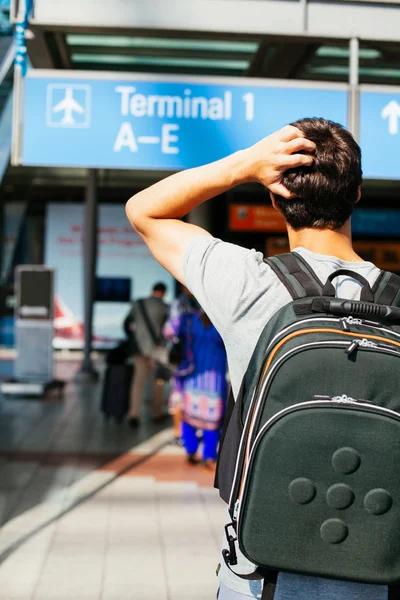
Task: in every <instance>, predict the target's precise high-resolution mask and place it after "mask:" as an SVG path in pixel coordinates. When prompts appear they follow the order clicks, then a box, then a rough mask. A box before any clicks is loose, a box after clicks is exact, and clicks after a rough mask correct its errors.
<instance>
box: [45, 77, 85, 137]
mask: <svg viewBox="0 0 400 600" xmlns="http://www.w3.org/2000/svg"><path fill="white" fill-rule="evenodd" d="M90 113H91V86H89V85H83V84H75V83H71V84H68V83H67V84H60V83H51V84H49V85H48V86H47V108H46V124H47V126H48V127H66V128H71V129H74V128H82V127H84V128H87V127H90Z"/></svg>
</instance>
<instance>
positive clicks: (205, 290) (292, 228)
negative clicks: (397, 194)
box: [127, 119, 388, 600]
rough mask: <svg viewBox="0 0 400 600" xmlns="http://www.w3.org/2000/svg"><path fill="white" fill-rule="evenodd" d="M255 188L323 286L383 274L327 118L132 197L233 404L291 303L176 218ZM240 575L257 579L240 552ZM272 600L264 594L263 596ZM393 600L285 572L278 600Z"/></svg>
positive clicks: (358, 175) (352, 169) (251, 257)
mask: <svg viewBox="0 0 400 600" xmlns="http://www.w3.org/2000/svg"><path fill="white" fill-rule="evenodd" d="M251 181H255V182H259V183H261V184H262V185H264V186H265V187H266V188H267V189H268V190H269V192H270V196H271V201H272V203H273V205H274V207H275V208H276V209H277V210H279V211H280V212H281V213H282V214H283V216H284V218H285V220H286V224H287V229H288V235H289V242H290V247H291V250H294V249H296V251H297V253H298V254H300V255H301V257H302V258H303V259H304V260H305V261H307V263H308V264H309V265H310V266H311V267H312V269H313V270H314V271H315V272H316V274H317V275H318V276H319V278H320V279H321V280H323V281H326V279H327V278H328V276H329V275H330V274H331V273H333V272H334V271H336V270H338V269H351V270H352V271H356V272H358V273H359V274H362V275H363V276H364V277H365V278H366V279H367V280H368V281H369V282H370V283H371V285H372V284H373V283H374V281H375V280H376V278H377V276H378V274H379V270H378V269H377V268H376V267H375V266H374V265H373V264H371V263H367V262H363V261H362V259H361V258H360V257H359V256H357V254H356V253H355V252H354V250H353V248H352V242H351V227H350V216H351V213H352V210H353V208H354V205H355V204H356V202H357V201H358V200H359V198H360V186H361V183H362V171H361V154H360V149H359V147H358V145H357V143H356V142H355V140H354V139H353V137H352V136H351V134H350V133H349V132H347V131H346V130H345V129H344V128H343V127H341V126H340V125H338V124H336V123H332V122H330V121H326V120H324V119H302V120H300V121H297V122H296V123H294V124H292V125H289V126H286V127H284V128H283V129H281V130H280V131H278V132H277V133H274V134H273V135H270V136H268V137H267V138H265V139H263V140H261V141H260V142H258V143H257V144H255V145H254V146H252V147H251V148H248V149H246V150H243V151H240V152H236V153H235V154H232V155H231V156H228V157H227V158H224V159H222V160H220V161H217V162H215V163H212V164H209V165H205V166H202V167H198V168H195V169H190V170H187V171H184V172H181V173H177V174H175V175H172V176H171V177H168V178H167V179H165V180H163V181H161V182H159V183H157V184H155V185H153V186H152V187H151V188H148V189H146V190H144V191H142V192H140V193H139V194H137V195H136V196H134V197H133V198H131V199H130V200H129V201H128V203H127V215H128V218H129V220H130V222H131V223H132V225H133V227H134V228H135V229H136V230H137V231H138V232H139V234H140V235H141V236H142V237H143V239H144V240H145V242H146V243H147V244H148V246H149V248H150V250H151V252H152V253H153V255H154V257H155V258H156V259H157V260H158V261H159V262H160V263H161V264H162V265H163V266H164V267H165V268H166V269H167V270H168V271H169V272H170V273H171V274H172V275H173V276H174V277H176V279H178V280H179V281H180V282H181V283H182V284H184V285H186V286H187V287H188V288H189V289H190V291H191V292H192V293H193V294H194V296H195V297H196V298H197V300H198V301H199V304H200V305H201V306H202V308H203V309H204V310H205V311H206V313H207V314H208V315H209V317H210V319H211V321H212V322H213V324H214V325H215V327H216V328H217V330H218V331H219V333H220V334H221V336H222V338H223V340H224V344H225V347H226V350H227V355H228V364H229V369H230V376H231V381H232V388H233V392H234V395H235V397H236V396H237V394H238V390H239V386H240V383H241V380H242V379H243V376H244V374H245V372H246V369H247V367H248V365H249V361H250V359H251V356H252V353H253V350H254V348H255V346H256V344H257V341H258V338H259V336H260V334H261V332H262V330H263V329H264V327H265V325H266V323H267V322H268V321H269V320H270V319H271V318H272V317H273V316H274V315H275V313H276V312H277V311H278V310H279V309H280V308H282V307H283V306H285V305H286V304H288V303H289V302H291V297H290V295H289V293H288V291H287V289H286V287H285V286H284V285H283V284H282V282H281V281H280V280H279V279H278V277H277V275H275V273H274V272H273V271H272V269H271V268H270V267H269V265H267V264H266V263H265V262H264V260H263V259H264V257H263V256H262V255H261V254H260V253H257V252H255V251H254V250H247V249H245V248H242V247H240V246H236V245H234V244H229V243H225V242H223V241H221V240H218V239H215V238H213V237H212V236H211V235H210V234H209V233H208V232H207V231H205V230H204V229H202V228H200V227H197V226H195V225H191V224H188V223H184V222H182V221H181V220H180V219H181V217H183V216H184V215H186V214H187V213H188V212H190V211H191V210H193V209H194V208H196V207H197V206H199V205H200V204H202V203H203V202H206V201H207V200H209V199H210V198H213V197H214V196H218V195H219V194H222V193H224V192H226V191H227V190H229V189H231V188H233V187H234V186H236V185H238V184H241V183H245V182H251ZM335 283H336V286H337V289H340V295H341V297H343V298H349V299H358V297H359V294H360V284H359V283H358V282H357V281H355V280H352V279H350V278H348V277H347V278H346V277H339V278H337V280H335ZM221 530H222V527H221ZM221 562H222V568H221V570H220V574H219V577H220V590H219V600H246V599H247V598H249V597H250V598H261V596H262V594H263V585H262V581H260V580H258V581H247V580H243V579H240V578H239V577H237V576H236V575H235V574H233V573H232V572H231V571H230V570H229V569H228V568H227V567H226V565H225V564H223V561H221ZM237 570H238V572H240V571H241V572H243V573H246V572H251V571H254V566H253V565H252V564H251V563H249V561H248V560H246V559H245V557H244V556H242V555H241V554H240V552H239V553H238V569H237ZM267 593H268V592H267V587H265V589H264V596H263V597H264V598H265V597H266V594H267ZM387 594H388V591H387V587H386V586H376V585H367V584H358V583H349V582H344V581H333V580H329V579H322V578H318V577H309V576H301V575H296V574H291V573H284V572H281V573H279V575H278V579H277V585H276V591H275V600H299V599H301V600H303V599H304V600H387ZM189 596H190V593H189Z"/></svg>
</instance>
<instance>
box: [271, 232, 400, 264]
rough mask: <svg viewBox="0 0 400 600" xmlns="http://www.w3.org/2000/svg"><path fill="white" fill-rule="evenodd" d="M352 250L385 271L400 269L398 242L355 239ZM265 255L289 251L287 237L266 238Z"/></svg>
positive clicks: (399, 245)
mask: <svg viewBox="0 0 400 600" xmlns="http://www.w3.org/2000/svg"><path fill="white" fill-rule="evenodd" d="M354 250H355V251H356V252H357V254H359V255H360V256H361V257H362V258H363V259H364V260H369V261H371V262H372V263H374V264H375V265H376V266H377V267H379V268H380V269H384V270H385V271H400V243H399V242H380V241H377V240H370V241H365V240H355V241H354ZM265 252H266V256H275V254H284V253H285V252H290V250H289V240H288V239H287V237H272V238H269V239H268V240H267V243H266V247H265Z"/></svg>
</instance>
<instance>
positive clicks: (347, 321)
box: [266, 315, 400, 352]
mask: <svg viewBox="0 0 400 600" xmlns="http://www.w3.org/2000/svg"><path fill="white" fill-rule="evenodd" d="M303 323H308V324H311V323H337V324H341V325H342V327H343V329H344V330H345V331H349V329H348V326H349V325H360V326H361V327H368V328H370V329H379V331H382V332H384V333H389V334H390V335H393V336H395V337H397V338H399V339H400V333H397V332H396V331H392V330H391V329H388V328H387V327H383V326H382V325H381V324H380V323H377V322H375V321H367V320H365V319H358V318H356V317H353V316H352V315H350V316H348V317H337V318H332V317H313V318H311V319H303V320H302V321H297V322H296V323H292V324H291V325H288V327H285V329H282V331H280V332H279V333H278V334H277V335H276V336H275V337H274V338H273V339H272V340H271V342H270V343H269V344H268V347H267V350H266V352H268V351H269V350H270V349H271V348H272V346H273V345H274V344H275V343H276V342H277V341H278V340H279V339H280V338H282V336H284V335H285V334H286V333H288V332H289V331H290V330H291V329H294V328H295V327H297V326H298V325H302V324H303Z"/></svg>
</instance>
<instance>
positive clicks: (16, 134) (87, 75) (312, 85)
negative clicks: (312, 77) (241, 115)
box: [11, 69, 349, 166]
mask: <svg viewBox="0 0 400 600" xmlns="http://www.w3.org/2000/svg"><path fill="white" fill-rule="evenodd" d="M26 77H27V78H28V79H45V78H51V79H56V80H57V79H59V80H62V81H64V82H65V81H68V80H69V79H71V80H78V81H79V80H84V81H96V80H97V81H99V80H106V81H124V82H125V81H126V82H130V81H136V82H138V81H139V82H140V81H143V82H160V83H187V84H192V85H195V84H210V85H219V86H221V85H225V84H226V85H229V86H231V87H233V86H238V87H245V86H246V85H249V86H251V87H253V88H254V87H256V88H257V87H260V88H264V89H265V88H283V89H295V90H296V89H298V90H308V89H309V90H321V91H325V90H326V91H340V92H345V93H348V91H349V86H348V85H347V84H344V83H333V82H332V83H331V82H315V81H303V80H287V79H262V78H243V77H218V76H187V75H175V76H171V75H155V74H148V75H147V74H143V73H117V72H106V71H96V72H93V71H72V70H54V69H30V70H29V71H28V74H27V76H26ZM24 84H25V78H23V77H17V80H16V82H15V94H14V113H13V138H12V152H11V157H12V158H11V162H12V164H13V165H14V166H19V165H21V164H22V131H23V108H24V87H25V86H24Z"/></svg>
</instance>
